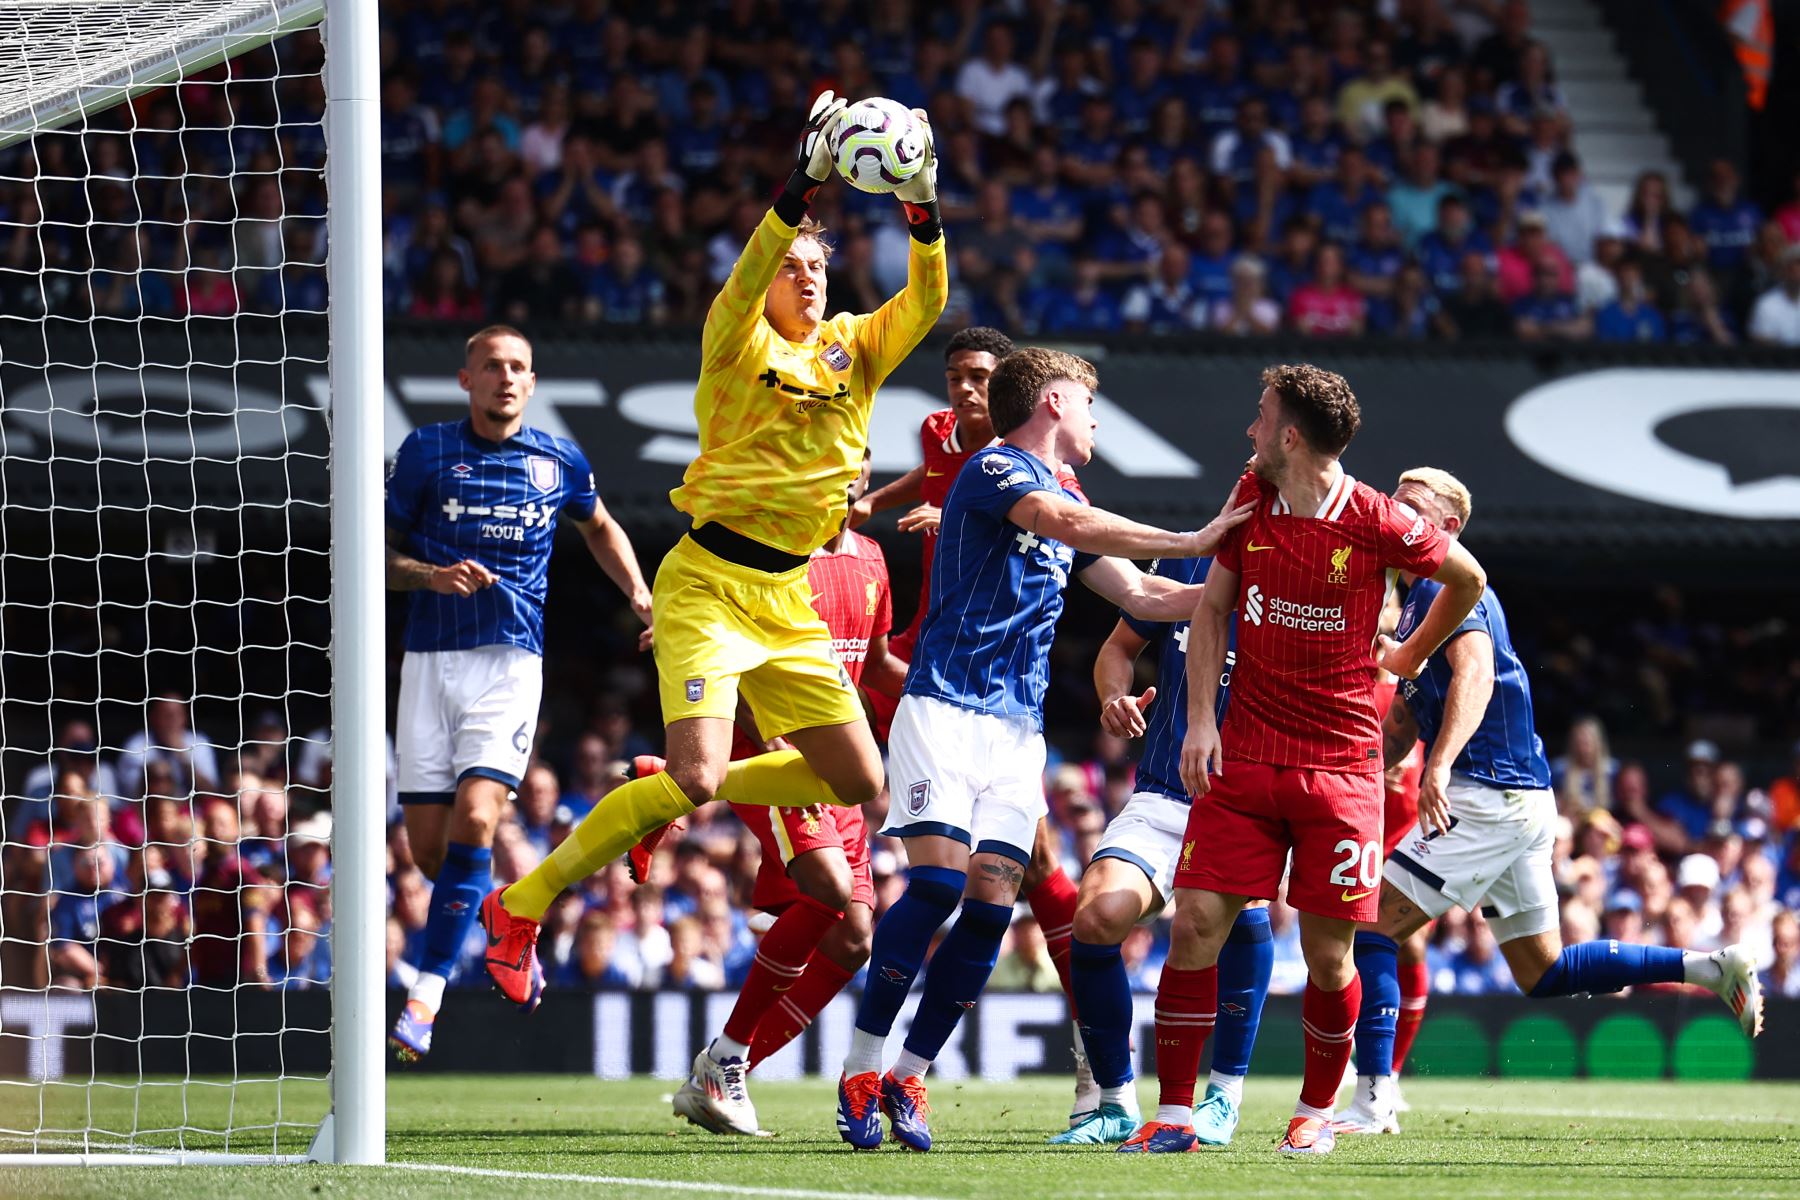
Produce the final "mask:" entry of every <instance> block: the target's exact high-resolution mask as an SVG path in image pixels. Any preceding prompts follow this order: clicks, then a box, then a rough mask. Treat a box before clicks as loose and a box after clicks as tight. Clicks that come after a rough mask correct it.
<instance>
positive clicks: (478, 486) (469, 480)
mask: <svg viewBox="0 0 1800 1200" xmlns="http://www.w3.org/2000/svg"><path fill="white" fill-rule="evenodd" d="M596 503H597V501H596V499H595V496H594V474H593V471H592V470H591V469H590V468H589V466H588V461H587V456H586V455H585V454H583V453H582V452H581V448H580V447H579V446H577V445H575V443H573V442H569V441H565V440H564V439H562V438H559V437H552V436H550V435H549V434H547V433H543V432H541V431H540V430H536V429H530V428H525V429H521V430H519V432H518V433H516V434H514V435H513V436H512V437H510V438H508V439H507V440H506V441H505V442H502V443H494V442H490V441H488V440H487V439H485V438H483V437H480V436H478V435H477V434H476V433H475V431H474V429H472V428H471V427H470V425H469V422H468V421H467V420H466V419H465V420H461V421H445V422H444V423H442V424H439V425H427V426H425V427H424V428H422V429H416V430H414V431H413V432H412V433H410V434H408V435H407V438H406V440H405V441H404V442H402V443H401V444H400V452H399V453H398V454H396V455H395V456H394V465H393V467H392V469H391V470H390V471H389V472H388V482H387V523H388V527H389V528H391V529H395V530H398V531H399V532H401V533H403V534H405V535H406V546H407V551H406V552H407V553H408V554H410V555H411V556H412V557H414V558H416V559H418V560H419V561H421V562H428V563H431V564H433V565H435V566H440V567H442V566H449V565H451V564H453V563H458V562H461V561H462V560H463V559H465V558H468V559H473V560H475V561H476V562H478V563H480V564H481V565H482V566H484V567H486V568H487V569H488V570H490V571H492V572H494V574H496V575H498V576H499V577H500V581H499V582H498V583H496V584H494V585H493V586H491V587H486V588H483V589H482V590H481V591H479V592H476V593H475V594H474V595H473V596H444V595H439V594H438V593H437V592H434V591H431V590H429V589H426V588H421V589H419V590H418V591H415V592H413V593H412V607H411V609H410V611H409V612H408V614H407V619H406V648H407V649H408V650H421V651H426V650H468V649H471V648H473V647H475V646H495V645H502V646H519V647H521V648H523V649H526V650H529V651H531V652H532V653H533V654H542V653H543V652H544V591H545V588H546V586H547V580H548V576H549V573H550V546H551V543H552V542H553V541H554V540H555V537H556V514H557V513H559V512H565V513H568V514H569V515H570V516H571V517H574V518H575V519H576V520H586V519H587V518H588V517H590V516H592V515H593V513H594V507H595V505H596Z"/></svg>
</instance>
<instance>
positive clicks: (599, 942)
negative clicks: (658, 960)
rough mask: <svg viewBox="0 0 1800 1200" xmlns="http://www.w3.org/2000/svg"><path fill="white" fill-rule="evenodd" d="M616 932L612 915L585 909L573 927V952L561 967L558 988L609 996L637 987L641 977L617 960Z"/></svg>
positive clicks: (603, 911)
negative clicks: (578, 922) (606, 993)
mask: <svg viewBox="0 0 1800 1200" xmlns="http://www.w3.org/2000/svg"><path fill="white" fill-rule="evenodd" d="M618 945H619V931H618V927H617V926H616V925H615V924H614V922H613V918H612V914H611V913H608V912H607V911H606V910H605V909H599V908H595V909H589V910H588V911H587V912H586V913H584V914H582V917H581V923H580V924H579V925H577V926H576V927H575V948H574V950H573V951H572V952H571V953H570V954H569V961H568V962H566V963H564V964H563V968H562V972H561V974H560V975H559V976H558V978H557V981H556V982H557V986H558V987H566V988H575V989H578V990H587V991H596V992H613V991H627V990H630V989H631V988H634V987H636V986H638V983H639V982H640V980H641V976H640V975H639V974H638V973H637V972H634V971H632V970H631V969H630V966H631V964H629V963H627V962H622V961H621V960H620V958H619V956H618Z"/></svg>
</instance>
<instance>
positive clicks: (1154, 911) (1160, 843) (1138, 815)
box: [1094, 792, 1188, 924]
mask: <svg viewBox="0 0 1800 1200" xmlns="http://www.w3.org/2000/svg"><path fill="white" fill-rule="evenodd" d="M1187 824H1188V806H1187V805H1186V804H1185V803H1183V802H1182V801H1180V800H1176V799H1173V798H1171V797H1169V796H1165V795H1163V794H1162V793H1161V792H1133V793H1132V794H1131V799H1129V800H1127V801H1126V802H1125V807H1124V808H1121V809H1120V810H1119V815H1118V816H1116V817H1114V818H1113V819H1112V820H1110V821H1108V822H1107V823H1106V832H1105V833H1103V834H1102V835H1101V836H1100V845H1099V848H1098V849H1096V850H1095V851H1094V857H1095V858H1116V859H1119V860H1121V861H1123V862H1128V863H1130V864H1131V865H1132V866H1134V867H1136V868H1138V869H1139V870H1140V871H1142V872H1143V873H1144V874H1145V875H1148V876H1149V877H1150V886H1151V887H1153V888H1155V889H1156V903H1155V905H1154V906H1152V907H1151V908H1150V910H1149V911H1147V912H1146V913H1145V914H1144V915H1143V917H1142V918H1141V919H1140V920H1139V922H1138V923H1139V924H1147V923H1149V922H1151V921H1154V920H1156V918H1157V917H1158V916H1159V915H1160V914H1161V913H1162V910H1163V906H1164V905H1166V904H1167V903H1168V902H1169V897H1171V896H1173V895H1174V894H1175V867H1176V865H1177V863H1178V862H1179V860H1180V858H1181V842H1182V839H1183V838H1184V837H1185V836H1186V834H1187Z"/></svg>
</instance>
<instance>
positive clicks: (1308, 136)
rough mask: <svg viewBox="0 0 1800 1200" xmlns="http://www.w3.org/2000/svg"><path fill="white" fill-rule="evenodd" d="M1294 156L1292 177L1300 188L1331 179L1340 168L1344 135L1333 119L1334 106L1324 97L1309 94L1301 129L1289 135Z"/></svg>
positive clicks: (1289, 143)
mask: <svg viewBox="0 0 1800 1200" xmlns="http://www.w3.org/2000/svg"><path fill="white" fill-rule="evenodd" d="M1288 148H1289V150H1290V151H1291V153H1292V155H1293V166H1292V167H1291V168H1290V169H1289V178H1290V179H1291V181H1292V183H1293V185H1294V186H1295V187H1296V188H1300V189H1303V190H1304V189H1309V188H1313V187H1316V186H1318V185H1319V184H1322V183H1325V182H1327V181H1329V180H1330V179H1331V177H1332V175H1333V174H1335V173H1336V171H1337V162H1338V155H1339V154H1341V153H1343V149H1344V137H1343V135H1342V134H1341V133H1339V132H1338V128H1337V125H1336V124H1335V123H1334V122H1333V121H1332V117H1331V105H1330V103H1328V102H1327V101H1326V99H1325V97H1323V96H1308V97H1307V98H1306V101H1305V102H1304V103H1303V104H1301V106H1300V120H1299V128H1297V129H1296V130H1295V131H1294V132H1293V134H1292V135H1291V136H1290V137H1289V138H1288Z"/></svg>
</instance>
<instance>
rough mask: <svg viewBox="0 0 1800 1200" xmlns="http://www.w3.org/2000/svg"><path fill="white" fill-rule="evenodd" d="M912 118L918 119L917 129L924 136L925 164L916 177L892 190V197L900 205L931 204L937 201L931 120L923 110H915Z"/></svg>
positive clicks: (935, 152)
mask: <svg viewBox="0 0 1800 1200" xmlns="http://www.w3.org/2000/svg"><path fill="white" fill-rule="evenodd" d="M913 116H915V117H917V118H919V128H920V129H921V130H923V131H924V134H925V162H924V163H923V165H921V166H920V167H919V173H918V174H917V175H914V176H913V177H912V178H911V179H909V180H907V181H906V182H905V183H903V184H901V185H900V186H899V187H897V188H895V189H894V196H895V197H896V198H897V199H898V200H899V201H900V202H901V203H902V204H931V203H933V202H935V201H936V200H937V147H936V146H935V145H934V144H933V141H932V136H931V118H930V117H928V116H926V115H925V110H924V109H922V108H915V109H913Z"/></svg>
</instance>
